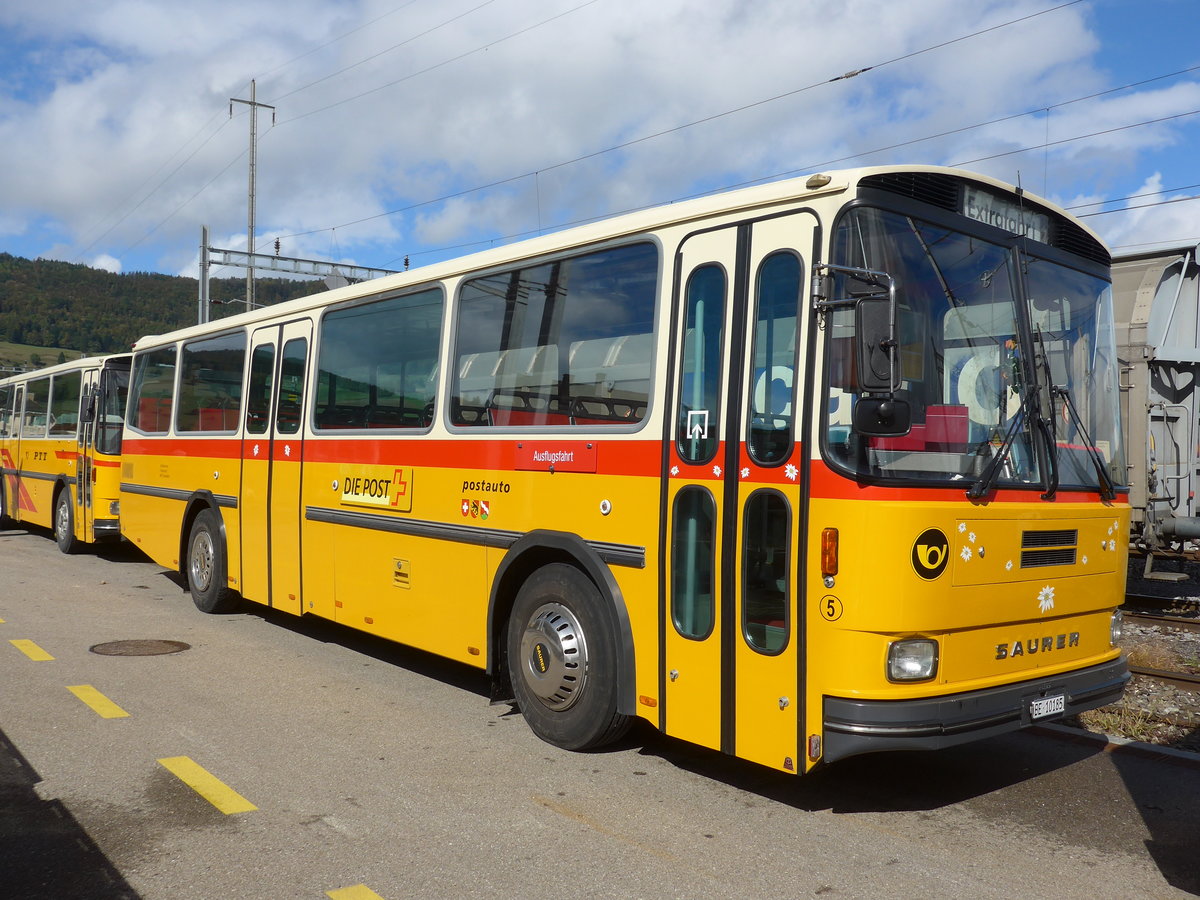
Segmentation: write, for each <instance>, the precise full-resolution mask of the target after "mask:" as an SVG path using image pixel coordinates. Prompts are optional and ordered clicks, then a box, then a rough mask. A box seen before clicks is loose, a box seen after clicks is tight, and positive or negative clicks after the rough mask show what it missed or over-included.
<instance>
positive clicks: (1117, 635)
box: [1108, 609, 1125, 647]
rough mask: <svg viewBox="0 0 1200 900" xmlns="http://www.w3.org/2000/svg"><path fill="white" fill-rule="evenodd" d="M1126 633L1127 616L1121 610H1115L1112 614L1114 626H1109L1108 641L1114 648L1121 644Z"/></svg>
mask: <svg viewBox="0 0 1200 900" xmlns="http://www.w3.org/2000/svg"><path fill="white" fill-rule="evenodd" d="M1124 633H1125V614H1124V613H1123V612H1121V610H1119V609H1114V610H1113V614H1112V624H1111V625H1109V633H1108V640H1109V643H1111V644H1112V645H1113V646H1114V647H1115V646H1117V645H1118V644H1119V643H1121V636H1122V635H1123V634H1124Z"/></svg>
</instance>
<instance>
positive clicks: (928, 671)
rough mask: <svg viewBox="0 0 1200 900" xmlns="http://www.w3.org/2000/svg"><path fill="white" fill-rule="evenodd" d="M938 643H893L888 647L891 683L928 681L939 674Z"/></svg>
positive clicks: (889, 678) (926, 641)
mask: <svg viewBox="0 0 1200 900" xmlns="http://www.w3.org/2000/svg"><path fill="white" fill-rule="evenodd" d="M937 665H938V645H937V641H930V640H913V641H893V642H892V643H891V644H890V645H889V646H888V660H887V677H888V680H889V681H927V680H928V679H930V678H932V677H933V676H934V675H936V674H937Z"/></svg>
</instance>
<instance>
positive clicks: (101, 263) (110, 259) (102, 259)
mask: <svg viewBox="0 0 1200 900" xmlns="http://www.w3.org/2000/svg"><path fill="white" fill-rule="evenodd" d="M88 265H90V266H91V267H92V268H93V269H103V270H104V271H106V272H117V273H119V272H120V271H121V261H120V260H119V259H117V258H116V257H114V256H109V255H108V254H107V253H101V254H100V255H99V256H97V257H95V258H94V259H93V260H92V261H91V262H90V263H89V264H88Z"/></svg>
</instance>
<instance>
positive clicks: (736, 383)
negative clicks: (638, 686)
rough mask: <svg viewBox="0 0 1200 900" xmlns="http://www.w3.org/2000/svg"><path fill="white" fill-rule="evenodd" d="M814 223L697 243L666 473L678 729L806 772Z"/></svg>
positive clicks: (749, 228)
mask: <svg viewBox="0 0 1200 900" xmlns="http://www.w3.org/2000/svg"><path fill="white" fill-rule="evenodd" d="M813 221H814V220H813V219H812V218H811V216H808V215H807V214H797V215H792V216H787V217H780V218H775V219H768V220H764V221H761V222H758V223H754V224H745V225H742V226H739V227H737V228H728V229H723V230H720V231H713V232H708V233H701V234H698V235H695V236H693V237H691V238H689V239H688V240H687V241H686V242H685V243H684V244H683V245H682V247H681V249H680V253H679V256H678V258H677V260H676V291H677V300H676V302H675V304H674V305H673V308H674V309H675V310H677V315H678V317H679V318H678V321H677V322H676V323H675V333H676V334H677V336H678V351H677V353H676V359H675V376H674V384H673V408H672V411H671V423H670V425H669V426H668V427H669V428H670V434H669V440H668V442H667V443H668V445H669V446H668V448H667V450H666V451H665V453H664V462H665V465H666V472H665V473H664V483H665V485H666V487H665V492H666V498H665V500H666V502H665V511H666V517H667V527H666V528H665V529H664V531H665V535H666V538H665V548H664V569H665V572H666V575H665V585H664V587H665V607H664V614H663V616H662V622H663V630H664V640H663V651H664V652H663V672H662V678H661V681H662V685H663V690H662V697H663V707H664V709H663V713H662V717H663V718H662V723H661V724H662V725H663V727H664V728H665V730H666V731H667V732H668V733H670V734H672V735H675V736H678V737H681V738H684V739H685V740H689V741H693V742H695V743H698V744H701V745H703V746H707V747H712V748H714V749H720V750H722V751H724V752H726V753H736V754H737V755H738V756H742V757H745V758H748V759H752V760H755V761H758V762H762V763H764V764H766V765H770V766H773V767H775V768H779V769H793V770H794V769H797V768H798V767H799V766H802V765H803V759H802V758H799V757H798V737H797V734H798V731H797V729H798V722H799V721H800V719H799V718H798V710H799V707H800V706H801V700H802V693H801V691H800V683H799V682H800V676H799V662H798V660H799V658H800V657H799V645H800V636H801V633H800V632H799V630H798V629H797V627H796V623H797V622H798V621H801V620H802V619H801V617H799V616H798V615H797V610H798V600H797V591H796V586H797V565H798V559H797V553H796V547H797V541H798V537H799V523H800V521H801V516H800V515H799V512H800V509H801V489H800V480H801V478H800V472H801V470H802V469H803V468H804V467H803V465H802V464H801V458H802V449H801V448H800V447H799V446H798V445H797V444H796V443H795V435H796V420H797V418H798V417H797V416H796V414H795V412H796V407H797V402H796V392H797V387H798V381H799V379H798V377H796V376H795V372H796V367H797V362H798V360H799V356H798V353H797V348H798V347H799V346H800V343H799V340H800V338H799V335H798V333H797V322H798V321H802V320H803V316H801V315H800V314H799V310H800V308H801V303H802V298H803V296H804V294H803V286H804V284H805V283H806V281H807V279H806V277H805V275H804V265H803V262H802V260H801V256H800V254H799V253H798V252H796V251H794V250H791V249H781V248H790V247H799V246H801V241H802V240H807V241H808V242H809V243H811V239H812V222H813Z"/></svg>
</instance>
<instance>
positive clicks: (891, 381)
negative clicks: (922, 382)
mask: <svg viewBox="0 0 1200 900" xmlns="http://www.w3.org/2000/svg"><path fill="white" fill-rule="evenodd" d="M894 310H895V305H894V304H893V303H892V301H891V300H890V299H889V298H887V297H883V298H876V297H872V298H869V299H863V300H860V301H859V302H858V303H857V304H856V306H855V308H854V331H855V334H856V335H857V337H858V387H859V390H861V391H863V392H864V393H868V394H882V393H891V392H892V391H894V390H896V388H897V387H898V386H899V381H900V377H899V376H900V373H899V372H897V371H896V367H897V365H898V364H899V360H898V359H897V357H896V341H895V338H894V337H893V335H894V334H895V324H896V323H895V322H894V321H893V319H892V316H893V313H894Z"/></svg>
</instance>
